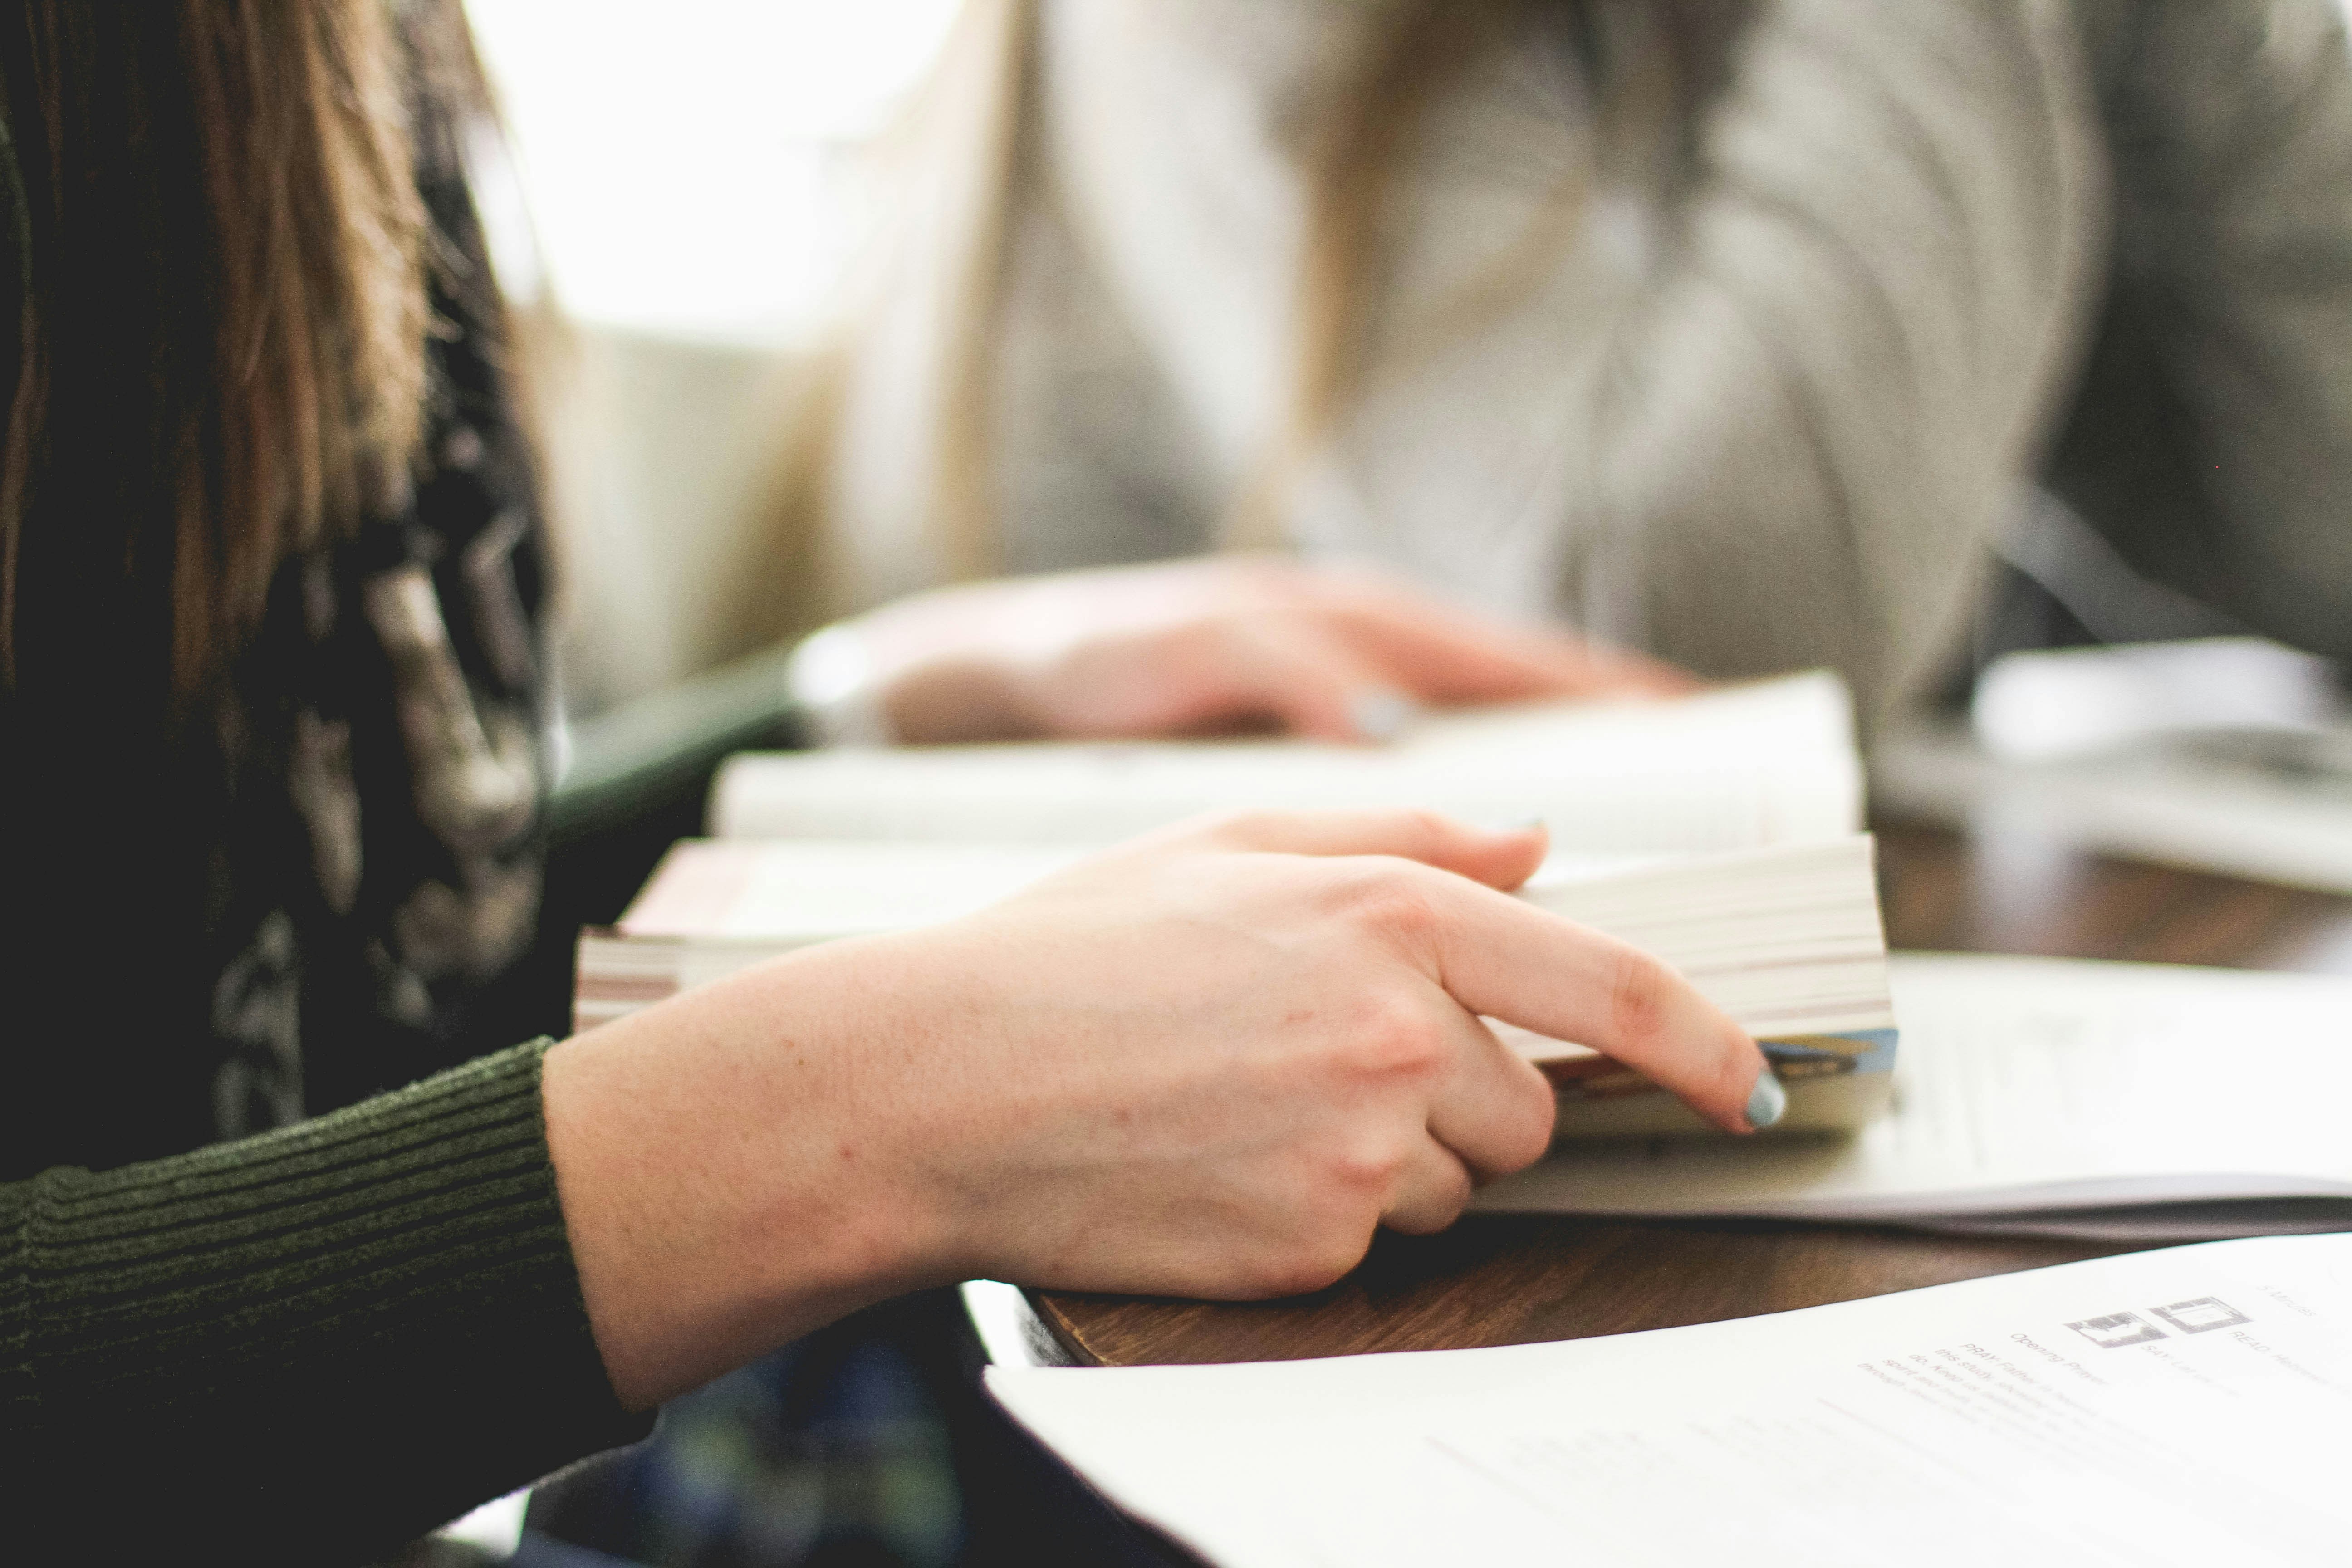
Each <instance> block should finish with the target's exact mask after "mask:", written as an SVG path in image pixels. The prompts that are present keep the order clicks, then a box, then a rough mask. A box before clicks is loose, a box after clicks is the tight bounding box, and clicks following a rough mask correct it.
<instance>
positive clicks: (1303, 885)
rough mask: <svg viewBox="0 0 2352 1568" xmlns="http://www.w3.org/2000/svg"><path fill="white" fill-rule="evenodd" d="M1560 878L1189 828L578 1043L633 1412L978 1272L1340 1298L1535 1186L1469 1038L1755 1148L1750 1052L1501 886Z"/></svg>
mask: <svg viewBox="0 0 2352 1568" xmlns="http://www.w3.org/2000/svg"><path fill="white" fill-rule="evenodd" d="M1543 847H1544V844H1543V835H1542V833H1541V832H1540V830H1529V831H1526V832H1520V833H1488V832H1482V831H1478V830H1475V829H1472V828H1469V827H1465V826H1461V825H1458V824H1455V823H1452V822H1448V821H1445V820H1444V819H1439V818H1433V817H1428V816H1419V815H1415V814H1411V813H1402V812H1378V813H1354V814H1330V815H1307V816H1250V817H1241V818H1235V819H1232V820H1226V821H1222V822H1216V823H1213V824H1210V825H1208V826H1198V825H1194V826H1185V827H1181V828H1177V829H1171V830H1170V831H1168V832H1165V833H1161V834H1159V835H1155V836H1153V837H1149V838H1146V839H1142V840H1139V841H1138V842H1136V843H1135V844H1133V845H1131V846H1129V847H1126V848H1123V849H1120V850H1118V851H1115V852H1113V853H1110V854H1108V855H1105V856H1103V857H1101V858H1097V859H1095V860H1091V861H1089V862H1087V863H1086V864H1084V865H1081V866H1078V867H1076V868H1072V869H1070V870H1068V871H1066V872H1064V873H1062V874H1061V875H1059V876H1057V877H1054V878H1051V879H1047V880H1046V881H1045V882H1043V883H1041V884H1039V885H1038V886H1037V887H1036V888H1034V889H1031V890H1030V891H1028V892H1026V893H1024V894H1022V895H1021V896H1019V897H1017V898H1014V899H1013V900H1008V901H1007V902H1005V903H1003V904H1002V905H999V906H997V907H996V908H994V909H992V910H987V911H985V912H983V913H982V914H979V915H976V916H973V917H971V918H970V919H967V920H963V921H956V922H953V923H951V924H949V925H944V926H940V927H937V928H934V929H931V930H929V931H917V932H910V933H906V934H902V935H896V936H888V937H879V938H872V939H866V940H860V941H854V942H836V943H831V944H828V945H825V946H824V947H820V948H815V949H812V950H810V951H808V952H803V953H798V954H794V955H793V956H791V957H789V958H785V959H782V960H779V961H776V962H774V963H769V964H766V965H763V966H761V967H760V968H758V969H756V970H751V971H747V972H745V973H741V974H739V975H736V976H733V977H731V978H730V979H728V980H725V981H721V982H719V983H718V984H712V985H709V986H706V987H704V988H702V989H700V990H698V991H696V992H693V993H691V994H688V995H685V996H681V997H678V998H677V999H675V1000H673V1001H670V1002H667V1003H665V1004H662V1005H659V1006H656V1007H653V1008H648V1009H646V1011H644V1012H641V1013H638V1014H635V1015H634V1016H630V1017H627V1018H625V1019H622V1020H620V1021H619V1022H617V1023H614V1024H612V1025H608V1026H605V1027H604V1028H602V1029H599V1030H596V1031H594V1032H593V1033H591V1034H589V1035H586V1036H583V1037H580V1038H578V1039H575V1040H572V1041H570V1042H567V1043H566V1044H564V1045H562V1046H560V1047H556V1049H554V1050H553V1051H552V1052H551V1053H550V1054H549V1056H548V1058H547V1076H546V1107H547V1120H548V1138H549V1145H550V1148H551V1151H552V1152H553V1156H554V1159H555V1165H556V1172H557V1176H558V1181H559V1185H560V1188H561V1191H562V1199H563V1206H564V1212H565V1215H566V1219H567V1222H568V1223H569V1225H570V1226H571V1229H572V1245H573V1250H574V1255H575V1257H576V1258H577V1259H578V1261H579V1266H580V1272H581V1279H582V1285H583V1291H584V1293H585V1295H586V1299H587V1303H588V1308H589V1313H590V1317H591V1321H593V1324H594V1327H595V1331H596V1336H597V1341H598V1343H599V1345H600V1347H601V1348H602V1350H603V1352H604V1358H605V1363H606V1366H607V1367H608V1369H610V1371H611V1373H612V1374H613V1378H614V1386H615V1387H616V1388H617V1389H618V1390H619V1391H620V1393H621V1394H622V1395H623V1396H624V1397H625V1398H626V1399H628V1400H630V1401H631V1402H633V1403H636V1404H641V1405H642V1404H646V1403H651V1402H653V1401H656V1400H658V1399H660V1398H662V1397H665V1396H667V1394H671V1393H674V1392H676V1391H677V1390H678V1389H680V1388H683V1387H687V1386H690V1385H691V1384H693V1383H695V1382H697V1381H698V1380H700V1379H702V1378H705V1377H708V1376H709V1375H711V1374H712V1373H716V1372H718V1371H719V1370H720V1369H722V1368H724V1367H726V1366H729V1365H732V1364H735V1363H737V1362H740V1361H741V1360H744V1359H748V1358H749V1357H750V1356H751V1355H754V1354H757V1353H758V1352H761V1350H764V1349H766V1348H767V1347H769V1346H771V1345H772V1344H775V1343H778V1342H782V1340H784V1339H786V1338H789V1337H790V1336H791V1335H793V1334H794V1333H798V1332H803V1331H806V1330H808V1329H809V1328H812V1327H814V1326H815V1325H816V1324H818V1323H821V1322H823V1321H826V1320H827V1319H829V1318H832V1317H835V1316H837V1315H839V1314H840V1313H842V1312H845V1311H847V1310H852V1309H853V1308H855V1307H857V1306H859V1305H863V1304H865V1303H866V1302H868V1301H871V1300H877V1299H878V1298H880V1297H883V1296H887V1295H890V1294H894V1293H897V1292H899V1291H903V1290H907V1289H915V1288H918V1287H920V1286H924V1285H929V1284H933V1283H940V1282H945V1281H950V1280H954V1279H963V1278H968V1277H971V1276H976V1275H977V1276H987V1277H991V1278H996V1279H1011V1280H1014V1281H1018V1282H1021V1283H1025V1284H1034V1285H1047V1286H1055V1287H1062V1288H1068V1289H1093V1290H1122V1291H1145V1292H1154V1293H1168V1294H1177V1295H1193V1296H1213V1297H1257V1296H1268V1295H1277V1294H1283V1293H1287V1292H1291V1291H1297V1290H1304V1289H1313V1288H1316V1287H1318V1286H1321V1285H1324V1284H1327V1283H1328V1282H1330V1281H1331V1280H1333V1279H1337V1278H1339V1276H1340V1275H1341V1274H1342V1273H1344V1272H1345V1271H1346V1270H1347V1269H1348V1268H1350V1267H1352V1266H1353V1265H1354V1264H1355V1262H1356V1261H1357V1260H1358V1259H1359V1258H1360V1257H1361V1256H1362V1255H1363V1252H1364V1249H1365V1247H1367V1246H1368V1245H1369V1244H1370V1239H1371V1237H1372V1233H1373V1231H1374V1229H1375V1228H1376V1227H1377V1226H1380V1225H1382V1224H1386V1225H1389V1226H1393V1227H1395V1228H1398V1229H1402V1230H1412V1231H1428V1230H1435V1229H1438V1228H1441V1227H1442V1226H1446V1225H1449V1224H1451V1223H1452V1222H1453V1220H1454V1217H1455V1215H1457V1214H1459V1213H1460V1211H1461V1208H1462V1205H1464V1203H1465V1201H1466V1200H1467V1199H1468V1197H1469V1194H1470V1192H1471V1189H1472V1187H1473V1185H1474V1184H1476V1183H1477V1182H1479V1181H1482V1180H1485V1179H1486V1178H1489V1177H1492V1176H1495V1175H1498V1174H1501V1173H1507V1172H1509V1171H1514V1170H1517V1169H1518V1168H1520V1167H1522V1166H1524V1165H1526V1164H1528V1163H1530V1162H1532V1161H1534V1160H1535V1159H1536V1158H1537V1157H1538V1155H1540V1154H1541V1153H1542V1152H1543V1150H1544V1148H1545V1146H1546V1144H1547V1142H1549V1137H1550V1132H1551V1125H1552V1109H1553V1100H1552V1095H1551V1091H1550V1089H1549V1087H1548V1086H1547V1085H1546V1083H1545V1081H1544V1079H1543V1078H1542V1076H1541V1075H1540V1074H1539V1073H1538V1072H1537V1071H1536V1070H1535V1069H1534V1068H1531V1067H1530V1066H1528V1064H1527V1063H1526V1062H1524V1061H1522V1060H1520V1059H1519V1058H1517V1057H1516V1056H1514V1055H1513V1054H1512V1053H1511V1052H1509V1051H1508V1050H1507V1049H1505V1048H1504V1047H1502V1046H1501V1045H1500V1044H1499V1043H1498V1042H1497V1041H1496V1038H1495V1037H1494V1036H1493V1034H1492V1033H1491V1032H1490V1031H1488V1030H1487V1029H1486V1027H1485V1026H1483V1025H1482V1024H1481V1023H1480V1022H1479V1021H1478V1020H1479V1016H1480V1015H1486V1016H1495V1017H1498V1018H1503V1019H1506V1020H1508V1021H1510V1022H1512V1023H1516V1024H1520V1025H1524V1026H1528V1027H1529V1028H1532V1029H1536V1030H1538V1031H1539V1032H1541V1033H1544V1034H1547V1035H1550V1036H1554V1037H1559V1038H1563V1039H1570V1040H1574V1041H1578V1042H1580V1043H1583V1044H1587V1045H1591V1046H1593V1047H1597V1048H1599V1049H1601V1050H1603V1051H1606V1052H1608V1053H1609V1054H1610V1055H1612V1056H1614V1057H1616V1058H1619V1059H1620V1060H1622V1061H1624V1062H1625V1063H1627V1064H1628V1065H1629V1066H1632V1067H1635V1068H1640V1069H1641V1070H1642V1071H1643V1072H1645V1073H1647V1074H1648V1075H1649V1076H1651V1077H1652V1078H1654V1079H1656V1080H1657V1081H1659V1082H1660V1083H1662V1084H1664V1085H1665V1086H1666V1087H1667V1088H1669V1089H1672V1090H1673V1091H1674V1092H1675V1093H1676V1094H1678V1095H1680V1096H1681V1097H1682V1098H1683V1099H1684V1100H1686V1101H1688V1102H1689V1103H1690V1104H1691V1105H1692V1106H1693V1107H1695V1108H1696V1109H1697V1110H1699V1111H1700V1112H1701V1113H1702V1114H1703V1115H1705V1116H1706V1117H1707V1118H1708V1119H1709V1120H1711V1121H1715V1122H1717V1124H1718V1125H1721V1126H1723V1127H1725V1128H1727V1129H1729V1130H1732V1131H1746V1130H1748V1121H1747V1119H1746V1116H1745V1114H1744V1108H1745V1107H1746V1105H1747V1104H1748V1096H1749V1094H1750V1092H1751V1091H1752V1090H1753V1089H1754V1088H1755V1086H1756V1083H1757V1081H1758V1077H1759V1073H1761V1072H1762V1070H1763V1067H1764V1062H1763V1058H1762V1056H1761V1054H1760V1053H1759V1051H1758V1050H1757V1048H1756V1047H1755V1045H1754V1043H1753V1042H1752V1041H1750V1040H1749V1039H1748V1037H1746V1036H1744V1035H1743V1034H1741V1033H1740V1031H1739V1030H1738V1028H1737V1027H1736V1026H1733V1025H1732V1024H1731V1023H1730V1022H1729V1021H1728V1020H1727V1018H1725V1017H1724V1016H1723V1015H1722V1014H1720V1013H1719V1012H1717V1010H1716V1009H1715V1008H1714V1007H1713V1006H1711V1005H1709V1004H1708V1003H1707V1002H1706V1001H1705V1000H1704V999H1703V998H1701V997H1700V996H1699V995H1698V994H1697V993H1696V992H1695V991H1693V990H1692V989H1691V988H1690V986H1689V985H1688V984H1686V983H1685V982H1684V981H1683V980H1682V979H1681V978H1680V977H1679V976H1677V975H1676V974H1675V973H1674V972H1673V971H1671V970H1669V969H1667V968H1666V967H1665V966H1664V965H1663V964H1661V963H1657V962H1656V961H1654V960H1652V959H1649V958H1647V957H1645V956H1643V955H1642V954H1641V953H1638V952H1635V951H1633V949H1631V948H1628V947H1626V946H1624V945H1623V944H1622V943H1621V942H1616V941H1614V940H1613V939H1611V938H1609V937H1605V936H1602V935H1601V934H1599V933H1597V932H1594V931H1588V930H1585V929H1583V928H1581V927H1579V926H1576V925H1573V924H1570V922H1568V921H1563V920H1560V919H1559V918H1557V917H1555V916H1552V915H1549V914H1547V913H1544V912H1543V911H1541V910H1537V909H1535V908H1534V907H1532V906H1530V905H1528V904H1525V903H1522V902H1520V901H1518V900H1514V899H1511V898H1508V897H1506V896H1505V895H1504V894H1503V893H1502V892H1500V891H1498V890H1497V889H1507V888H1511V887H1515V886H1517V884H1518V882H1520V881H1521V880H1522V879H1525V878H1526V877H1527V876H1528V873H1529V872H1531V871H1532V870H1533V869H1534V868H1535V867H1536V865H1537V864H1538V861H1539V860H1540V859H1541V858H1542V854H1543Z"/></svg>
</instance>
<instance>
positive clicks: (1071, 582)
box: [799, 556, 1696, 744]
mask: <svg viewBox="0 0 2352 1568" xmlns="http://www.w3.org/2000/svg"><path fill="white" fill-rule="evenodd" d="M805 651H806V652H807V653H808V654H810V655H812V656H813V657H812V658H809V659H807V660H804V661H802V662H801V663H800V666H799V668H801V669H802V670H803V671H806V672H808V673H809V674H810V675H811V677H812V678H813V679H812V684H814V686H815V687H817V688H820V690H816V691H804V692H803V696H804V697H806V698H809V699H811V700H812V701H813V705H814V706H816V707H817V708H819V710H824V709H825V708H826V707H827V706H828V705H830V704H833V703H835V702H838V701H840V700H842V699H844V698H848V699H850V700H853V701H854V702H855V703H856V704H858V705H860V706H861V707H862V709H863V710H864V716H865V720H866V723H865V725H864V728H866V729H870V730H872V731H877V733H874V734H868V735H866V736H864V737H862V738H866V739H881V738H888V739H893V740H897V741H900V742H908V743H917V744H922V743H937V742H957V741H1005V740H1030V739H1037V738H1041V737H1048V736H1051V737H1062V738H1068V739H1076V740H1111V739H1140V738H1149V737H1158V736H1172V735H1200V734H1214V733H1226V732H1232V731H1244V730H1248V731H1262V730H1274V731H1282V732H1286V733H1293V734H1299V735H1306V736H1310V737H1313V738H1315V739H1318V740H1326V741H1384V740H1388V739H1390V738H1391V736H1393V735H1394V734H1395V732H1396V731H1397V730H1398V729H1399V727H1400V726H1401V725H1402V723H1403V721H1405V720H1406V719H1407V718H1409V717H1410V716H1411V714H1412V711H1413V710H1414V709H1415V708H1416V707H1417V706H1419V705H1421V704H1423V703H1428V704H1439V705H1446V704H1455V703H1465V702H1508V701H1519V700H1534V699H1538V698H1547V697H1582V696H1604V695H1610V694H1617V693H1622V694H1625V695H1633V696H1658V695H1667V694H1672V693H1677V692H1683V691H1687V690H1690V689H1694V688H1695V687H1696V681H1694V680H1692V679H1690V678H1689V677H1687V676H1685V675H1684V674H1682V673H1681V672H1680V671H1678V670H1675V669H1674V668H1670V667H1668V666H1666V665H1663V664H1659V663H1657V662H1656V661H1654V660H1652V659H1648V658H1642V657H1640V656H1639V655H1635V654H1630V653H1625V652H1622V651H1620V650H1617V649H1613V648H1608V647H1601V646H1600V645H1598V644H1594V643H1590V642H1587V641H1585V640H1584V639H1582V638H1580V637H1574V636H1571V635H1570V634H1568V633H1566V632H1562V631H1559V630H1558V629H1556V628H1551V627H1544V626H1517V625H1511V624H1508V623H1505V622H1500V621H1496V620H1494V619H1491V618H1489V617H1486V616H1479V615H1475V614H1473V613H1471V612H1469V611H1466V610H1463V609H1459V608H1456V607H1455V606H1454V605H1447V604H1444V603H1443V602H1442V601H1440V600H1437V599H1434V598H1432V597H1430V596H1428V595H1425V594H1423V593H1422V592H1420V591H1419V590H1417V589H1414V588H1412V587H1410V586H1408V585H1406V584H1402V583H1400V582H1397V581H1395V580H1394V579H1391V578H1389V577H1386V576H1383V575H1381V574H1376V573H1374V572H1372V571H1370V570H1369V569H1362V568H1352V567H1351V568H1336V567H1329V566H1318V567H1307V566H1302V565H1299V564H1297V563H1291V562H1286V561H1281V560H1277V559H1275V558H1272V557H1263V556H1217V557H1210V558H1205V559H1198V560H1189V561H1177V562H1163V563H1155V564H1151V565H1146V566H1126V567H1114V568H1108V569H1105V570H1097V571H1088V572H1068V573H1061V574H1054V575H1049V576H1038V577H1026V578H1017V579H1007V580H1004V581H1000V582H989V583H975V584H965V585H962V586H960V587H953V588H945V589H940V590H939V591H936V592H933V593H928V594H920V595H915V596H913V597H911V598H907V599H901V600H899V601H898V602H897V603H895V604H892V605H887V606H885V607H884V608H882V609H879V610H877V611H874V612H872V613H870V614H868V615H866V616H860V617H858V618H857V619H856V620H854V621H848V622H845V623H843V624H841V625H840V626H835V627H833V628H830V629H829V630H827V631H825V632H822V633H820V634H818V637H816V638H813V639H812V640H811V643H810V645H809V646H808V647H807V649H806V650H805Z"/></svg>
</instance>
